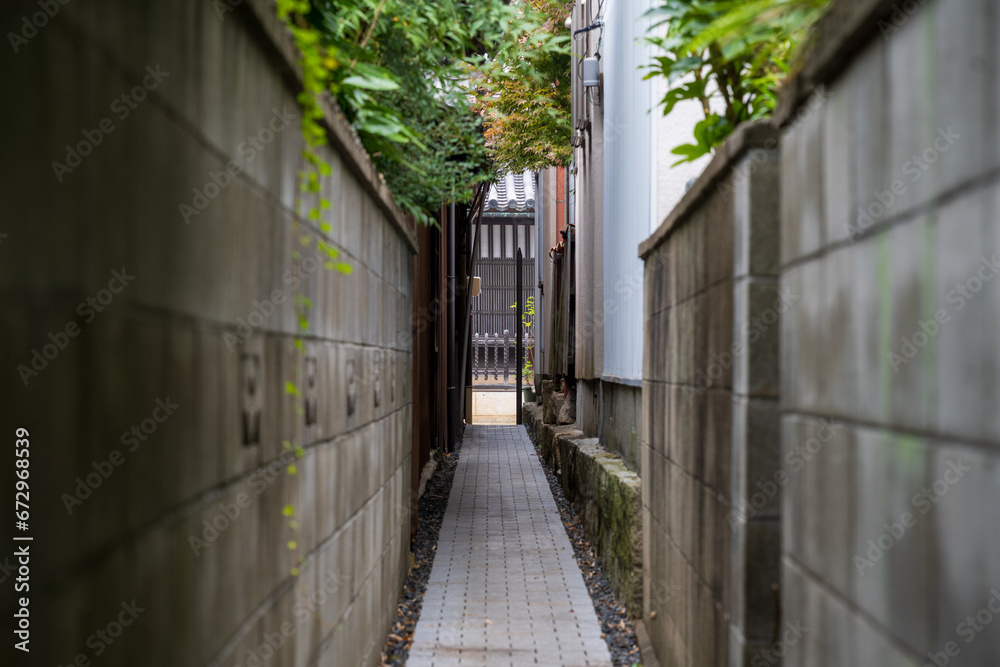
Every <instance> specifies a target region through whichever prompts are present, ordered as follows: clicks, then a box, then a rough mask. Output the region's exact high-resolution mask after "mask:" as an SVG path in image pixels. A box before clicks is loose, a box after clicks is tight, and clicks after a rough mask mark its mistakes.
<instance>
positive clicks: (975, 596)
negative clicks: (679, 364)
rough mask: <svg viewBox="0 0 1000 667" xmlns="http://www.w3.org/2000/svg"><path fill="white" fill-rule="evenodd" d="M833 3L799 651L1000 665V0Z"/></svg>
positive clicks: (789, 586) (802, 519) (797, 143)
mask: <svg viewBox="0 0 1000 667" xmlns="http://www.w3.org/2000/svg"><path fill="white" fill-rule="evenodd" d="M904 8H905V11H904ZM834 12H835V13H834V17H833V19H832V20H830V21H828V22H827V23H826V24H824V26H823V29H822V31H821V35H820V40H819V42H818V48H817V50H816V53H815V54H814V57H813V58H812V59H811V60H810V61H808V63H807V64H806V66H805V68H804V70H803V72H802V74H801V76H800V78H799V80H797V81H796V82H794V87H793V88H792V89H791V91H792V92H794V93H796V95H795V96H793V95H786V99H785V100H784V102H785V103H786V105H785V106H786V107H787V109H788V110H787V112H786V127H785V129H784V130H783V136H782V154H783V162H782V168H781V174H782V186H781V193H782V194H781V196H782V232H781V236H782V269H781V284H782V287H783V288H787V289H789V290H791V291H793V292H796V293H801V294H802V300H801V302H800V304H799V305H797V306H795V307H793V308H792V309H791V310H790V311H789V312H788V313H787V314H786V315H785V316H784V317H783V319H782V357H781V384H782V391H781V394H782V400H783V402H784V415H783V418H782V450H783V451H782V455H783V461H784V462H786V463H787V464H788V465H786V467H785V469H786V470H787V471H788V472H789V475H790V482H789V483H788V485H787V486H786V487H785V488H784V496H785V497H784V512H785V522H786V526H787V527H786V531H785V540H784V547H783V571H784V583H783V609H784V615H785V617H786V618H787V619H789V620H791V621H793V622H798V621H801V623H802V624H803V625H804V626H805V627H808V628H809V631H808V632H806V633H805V635H804V637H803V638H802V639H801V640H800V641H796V642H793V643H792V644H791V645H790V646H788V648H787V656H786V658H785V664H786V665H845V666H846V665H890V664H892V665H923V664H937V665H946V664H947V665H958V666H964V665H968V666H979V665H992V664H997V662H998V660H1000V632H998V631H997V629H998V627H1000V626H997V620H996V618H995V616H996V612H997V611H1000V595H998V594H997V592H996V591H998V590H1000V586H998V584H1000V531H998V530H997V513H996V509H997V507H998V506H1000V465H998V463H1000V412H998V410H997V407H998V405H1000V348H998V342H997V341H998V336H997V331H998V324H1000V280H998V279H997V272H998V271H1000V267H997V265H996V264H995V259H994V258H995V257H996V255H997V254H1000V253H998V251H1000V228H998V219H997V211H998V208H997V206H998V201H1000V199H998V196H1000V185H998V182H997V174H998V170H997V167H998V166H1000V131H998V120H1000V109H998V107H997V103H996V100H997V95H998V79H997V72H998V68H1000V53H998V51H997V49H996V39H995V33H996V31H997V28H998V27H1000V12H998V9H997V6H996V3H993V2H988V1H986V0H953V1H951V0H950V1H948V2H942V1H934V0H932V1H929V2H926V3H898V6H897V5H893V4H892V3H888V2H883V3H878V2H861V3H847V2H841V3H836V4H835V5H834ZM838 63H839V64H840V65H841V67H840V68H839V69H835V66H836V65H837V64H838ZM822 84H825V85H826V89H825V90H822V91H819V92H814V93H813V94H812V95H811V96H808V95H807V94H808V92H809V91H810V90H811V89H813V88H814V87H815V86H819V85H822ZM800 105H804V106H811V107H812V110H811V111H810V110H808V109H805V110H803V109H801V108H800ZM990 605H992V608H990ZM983 610H986V611H983ZM977 616H978V619H977ZM989 618H993V620H992V624H989V625H987V624H985V623H984V621H986V620H987V619H989ZM977 628H979V629H977Z"/></svg>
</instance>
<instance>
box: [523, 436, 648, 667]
mask: <svg viewBox="0 0 1000 667" xmlns="http://www.w3.org/2000/svg"><path fill="white" fill-rule="evenodd" d="M535 456H538V449H537V447H536V449H535ZM538 460H539V462H540V463H541V464H542V470H544V471H545V478H546V479H547V480H548V481H549V488H550V489H552V497H553V498H555V501H556V505H557V506H558V507H559V516H560V517H562V522H563V525H564V526H566V534H567V535H569V541H570V542H572V543H573V555H574V556H575V557H576V562H577V564H578V565H579V566H580V571H581V572H583V579H584V581H586V582H587V590H588V591H590V598H591V599H592V600H593V601H594V611H596V612H597V618H598V619H599V620H600V621H601V636H602V637H604V641H606V642H607V643H608V650H609V651H611V659H612V660H613V661H614V664H615V667H621V666H622V665H624V666H627V667H631V666H632V665H638V664H640V663H639V640H638V639H636V636H635V628H634V627H633V626H632V621H630V620H629V619H628V614H627V613H626V611H625V608H624V607H622V606H621V605H619V604H618V600H616V599H615V594H614V593H613V592H612V590H611V582H610V581H609V580H608V577H607V576H606V575H605V574H604V570H603V569H601V559H600V558H598V556H597V554H595V553H594V549H593V547H592V546H591V545H590V540H589V539H587V536H586V535H585V534H584V532H583V524H582V523H581V521H580V518H579V517H578V516H577V515H576V510H575V509H574V508H573V505H571V504H570V502H569V501H568V500H566V498H565V497H564V496H563V491H562V487H561V486H559V480H557V479H556V476H555V475H554V474H553V473H552V470H551V469H550V468H549V466H548V464H546V463H545V460H544V459H542V457H541V456H538Z"/></svg>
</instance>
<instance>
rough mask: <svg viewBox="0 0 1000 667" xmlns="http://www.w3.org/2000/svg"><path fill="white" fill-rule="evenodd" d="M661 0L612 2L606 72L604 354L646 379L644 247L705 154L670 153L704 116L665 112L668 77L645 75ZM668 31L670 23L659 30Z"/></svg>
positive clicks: (606, 368) (616, 373) (609, 368)
mask: <svg viewBox="0 0 1000 667" xmlns="http://www.w3.org/2000/svg"><path fill="white" fill-rule="evenodd" d="M656 4H657V2H656V0H605V8H604V23H605V27H604V29H603V32H604V34H603V45H602V48H601V49H600V51H601V71H602V73H603V75H604V87H603V96H602V100H603V108H604V117H603V128H602V129H603V134H604V137H603V146H604V205H603V227H604V229H603V246H604V271H603V287H604V300H603V306H604V359H603V368H602V375H603V376H604V377H605V378H620V379H624V380H632V381H636V382H638V381H639V380H640V379H641V377H642V333H643V319H642V318H643V313H642V307H643V294H642V289H643V288H642V281H643V263H642V261H640V260H639V257H638V253H637V249H638V246H639V243H641V242H642V241H643V240H644V239H645V238H646V237H647V236H649V234H650V233H651V232H652V231H653V230H654V229H656V228H657V227H659V225H660V222H662V220H663V218H664V217H666V215H667V214H668V213H669V212H670V210H671V209H672V208H673V207H674V206H675V205H676V204H677V202H678V201H680V199H681V197H683V195H684V192H685V185H686V183H687V182H688V181H689V180H690V179H692V178H694V177H696V176H697V175H698V174H700V173H701V171H702V170H703V169H704V168H705V165H706V164H708V161H709V159H710V158H709V157H708V156H705V157H703V158H701V159H699V160H697V161H695V162H693V163H685V164H682V165H678V166H676V167H672V166H671V165H672V164H673V163H674V162H676V160H677V159H678V156H676V155H674V154H672V153H671V152H670V151H671V150H672V149H673V148H674V147H675V146H678V145H680V144H683V143H690V142H691V141H693V132H692V130H693V128H694V125H695V123H697V122H698V121H699V120H701V119H702V118H703V117H704V115H703V114H702V111H701V109H700V107H699V106H698V105H697V104H696V103H682V104H679V105H678V106H677V107H676V108H675V109H674V111H673V112H672V113H671V115H670V116H667V117H665V116H663V108H662V107H661V106H660V105H659V102H660V100H661V99H662V98H663V95H664V94H665V93H666V91H667V82H666V80H665V79H664V78H663V77H655V78H653V79H650V80H643V77H644V76H645V75H646V74H647V72H648V70H646V69H645V68H644V67H645V66H647V65H649V64H650V63H652V61H653V56H654V55H655V51H656V49H655V48H654V47H652V46H650V45H648V44H647V43H646V42H645V37H647V36H649V34H650V33H649V32H648V28H649V26H650V25H651V23H652V21H651V20H650V19H647V18H645V17H644V16H643V15H644V14H645V13H646V12H647V11H648V10H649V9H650V8H652V7H653V6H655V5H656ZM659 30H665V26H662V27H661V28H659Z"/></svg>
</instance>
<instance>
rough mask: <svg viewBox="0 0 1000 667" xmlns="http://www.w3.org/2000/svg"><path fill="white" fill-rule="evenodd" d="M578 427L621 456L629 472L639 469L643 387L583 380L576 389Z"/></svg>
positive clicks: (638, 470)
mask: <svg viewBox="0 0 1000 667" xmlns="http://www.w3.org/2000/svg"><path fill="white" fill-rule="evenodd" d="M576 391H577V399H576V405H577V409H576V413H577V424H578V425H579V428H580V429H581V430H582V431H583V432H584V433H585V434H586V435H587V437H591V438H597V439H598V440H600V441H601V446H602V447H606V448H607V449H608V450H609V451H611V452H613V453H614V454H615V455H616V456H618V457H620V458H621V459H622V461H623V462H624V463H625V465H626V466H627V467H628V468H629V470H633V471H635V472H637V473H640V474H641V473H642V471H641V470H640V464H641V458H642V457H641V456H640V442H641V440H642V435H641V430H642V416H641V412H642V388H641V387H633V386H631V385H627V384H622V383H620V382H605V381H603V380H591V381H587V380H581V381H580V382H578V383H577V387H576Z"/></svg>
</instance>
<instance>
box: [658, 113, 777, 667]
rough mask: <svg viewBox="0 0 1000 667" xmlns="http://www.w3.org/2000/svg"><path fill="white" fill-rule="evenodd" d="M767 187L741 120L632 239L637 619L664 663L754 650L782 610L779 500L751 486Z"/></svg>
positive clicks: (724, 660) (770, 231)
mask: <svg viewBox="0 0 1000 667" xmlns="http://www.w3.org/2000/svg"><path fill="white" fill-rule="evenodd" d="M777 188H778V151H777V134H776V133H775V132H774V130H773V128H772V127H771V126H770V125H768V124H753V125H749V126H745V127H743V128H742V129H740V130H739V131H738V132H737V133H736V134H734V136H733V137H731V138H730V139H729V141H728V142H727V143H726V144H725V145H724V146H722V147H720V148H719V150H718V151H717V154H716V156H715V158H714V159H713V161H712V163H711V164H710V165H709V166H708V168H707V169H706V171H705V172H704V173H703V174H702V176H701V177H700V178H699V180H698V181H697V182H696V183H695V185H694V186H693V187H692V189H691V190H690V191H689V192H688V193H687V195H685V197H684V199H682V200H681V202H680V204H679V205H678V206H677V208H675V209H674V210H673V211H672V212H671V214H670V215H669V216H668V217H667V218H666V219H665V220H664V222H663V224H662V225H661V226H660V228H659V229H658V230H657V231H656V232H654V234H653V235H652V236H651V237H650V238H649V239H648V240H647V241H645V242H644V243H643V244H642V245H641V246H640V249H639V252H640V255H641V256H642V257H643V258H644V259H645V262H646V272H645V288H644V293H645V307H644V311H645V334H644V345H645V348H644V350H645V356H644V368H643V387H642V406H641V414H642V420H643V421H642V430H641V434H642V445H641V470H642V478H643V484H642V504H643V540H642V542H643V557H642V562H643V600H644V607H645V614H644V619H645V623H646V627H647V629H648V631H649V635H650V638H651V640H652V643H653V646H654V648H655V650H656V653H657V657H658V659H659V662H660V664H662V665H665V666H671V667H674V666H685V667H687V666H691V667H693V666H702V665H748V664H755V663H754V662H753V661H754V660H755V657H756V655H757V654H758V653H759V652H760V651H761V649H762V648H763V647H764V646H765V645H767V644H769V643H770V641H771V636H772V633H773V631H774V627H775V626H776V624H777V623H778V620H779V618H780V609H779V604H778V602H779V596H778V591H777V584H778V581H779V550H780V544H781V532H780V530H781V512H780V506H779V504H778V503H777V501H776V499H775V498H774V495H775V494H772V496H771V497H768V498H767V499H766V502H762V503H760V504H759V506H754V504H753V503H752V502H751V500H750V499H751V498H752V497H753V494H754V492H755V491H757V488H756V486H757V483H758V482H760V481H761V480H763V479H764V476H765V474H768V475H769V473H768V471H770V470H772V469H773V467H774V465H775V462H776V459H777V450H778V424H779V418H778V375H777V349H778V347H777V342H778V332H779V327H778V324H777V321H778V317H779V313H780V310H779V309H780V308H781V306H780V304H779V303H777V302H778V296H779V295H778V284H777V282H778V281H777V269H778V259H779V255H778V216H777V211H778V208H777V204H778V199H777ZM765 481H769V480H765ZM748 509H749V510H750V511H748Z"/></svg>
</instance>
